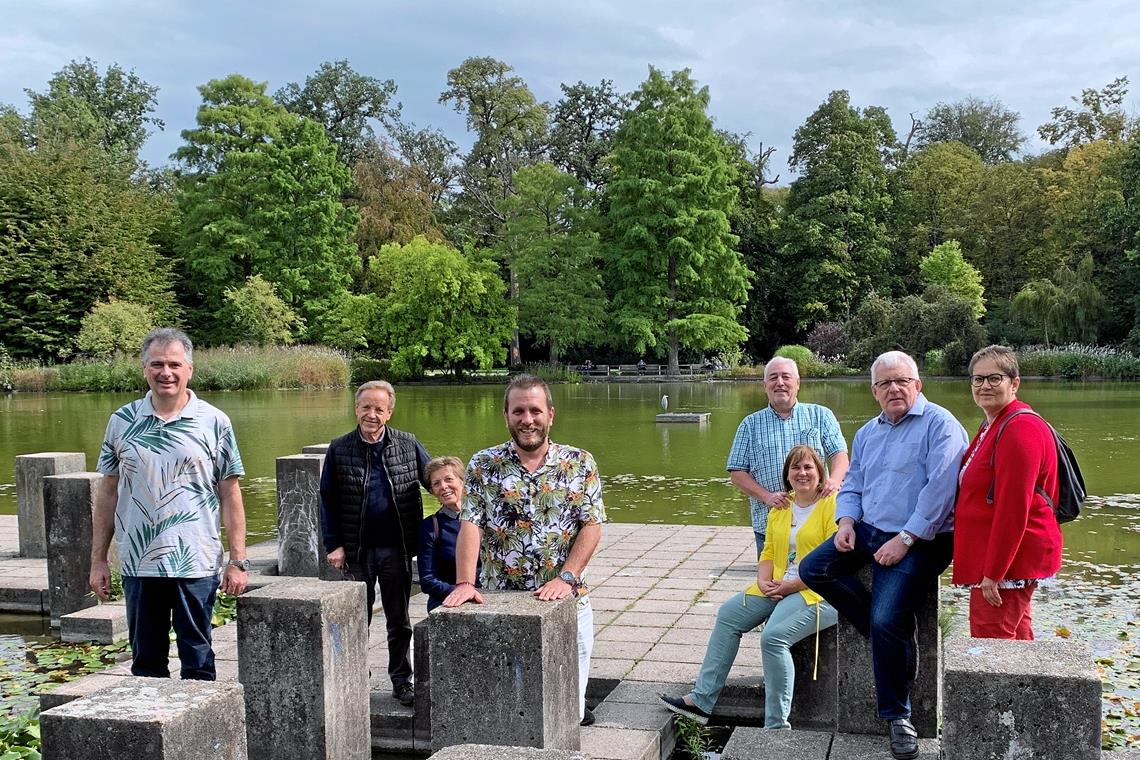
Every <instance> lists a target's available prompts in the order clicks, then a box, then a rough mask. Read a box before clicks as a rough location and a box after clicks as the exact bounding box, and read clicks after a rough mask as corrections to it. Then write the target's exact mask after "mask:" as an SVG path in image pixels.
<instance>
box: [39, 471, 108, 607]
mask: <svg viewBox="0 0 1140 760" xmlns="http://www.w3.org/2000/svg"><path fill="white" fill-rule="evenodd" d="M102 479H103V476H102V475H100V474H99V473H97V472H75V473H70V474H67V475H49V476H47V477H45V478H44V479H43V485H44V527H45V529H46V531H47V555H48V556H47V570H48V594H49V599H50V601H51V624H52V625H53V626H58V625H59V619H60V617H62V616H63V615H66V614H68V613H71V612H75V611H76V610H82V609H86V608H88V607H94V606H95V605H96V604H98V603H99V602H98V600H97V599H96V598H95V597H94V595H92V594H91V587H90V585H88V579H89V578H90V575H91V512H92V510H94V509H95V491H96V489H97V488H98V487H99V481H101V480H102Z"/></svg>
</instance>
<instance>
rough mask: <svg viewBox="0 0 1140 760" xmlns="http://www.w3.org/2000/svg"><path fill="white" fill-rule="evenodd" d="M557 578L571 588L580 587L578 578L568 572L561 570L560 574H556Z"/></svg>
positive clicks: (580, 582) (580, 583)
mask: <svg viewBox="0 0 1140 760" xmlns="http://www.w3.org/2000/svg"><path fill="white" fill-rule="evenodd" d="M558 577H559V578H561V579H562V580H564V581H566V583H568V584H569V585H570V586H572V587H574V588H577V587H578V586H581V585H582V581H580V580H578V577H577V576H576V575H574V573H572V572H570V571H569V570H563V571H562V572H560V573H559V574H558Z"/></svg>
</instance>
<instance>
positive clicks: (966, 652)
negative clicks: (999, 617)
mask: <svg viewBox="0 0 1140 760" xmlns="http://www.w3.org/2000/svg"><path fill="white" fill-rule="evenodd" d="M945 679H946V683H945V691H944V702H943V709H942V754H943V757H948V758H950V757H952V758H954V760H986V759H988V758H991V757H1002V758H1005V757H1010V758H1012V757H1018V758H1021V757H1032V758H1034V760H1097V758H1099V757H1100V756H1101V752H1100V714H1101V683H1100V679H1099V678H1097V675H1096V673H1095V672H1094V670H1093V656H1092V654H1091V653H1090V652H1089V650H1088V648H1087V647H1086V646H1085V645H1084V644H1082V643H1079V642H1076V641H1064V640H1055V639H1049V640H1043V641H1004V640H998V639H971V638H967V637H965V636H956V637H954V638H952V639H949V640H947V642H946V674H945Z"/></svg>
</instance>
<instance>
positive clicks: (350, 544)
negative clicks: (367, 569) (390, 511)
mask: <svg viewBox="0 0 1140 760" xmlns="http://www.w3.org/2000/svg"><path fill="white" fill-rule="evenodd" d="M384 435H385V437H386V438H387V443H386V444H385V445H384V453H383V457H384V467H385V469H386V470H387V472H388V482H389V483H390V484H391V487H392V500H393V501H394V502H395V504H396V516H397V518H398V519H399V522H400V530H401V532H402V533H403V534H404V542H403V543H404V559H405V560H407V561H409V562H410V561H411V559H412V555H414V554H415V553H416V551H417V549H418V548H419V540H420V524H421V523H422V522H423V519H424V501H423V495H422V493H421V492H420V471H419V463H418V462H417V460H416V437H415V436H414V435H412V434H411V433H405V432H402V431H400V430H395V429H394V428H391V427H386V428H385V431H384ZM325 467H326V468H332V472H331V473H330V474H331V475H332V484H333V489H334V493H335V498H334V499H332V502H333V505H334V508H335V509H337V510H338V513H337V514H338V517H339V522H340V538H341V540H342V541H343V542H344V544H343V545H344V553H345V556H346V557H347V558H348V559H350V560H356V561H359V560H360V559H361V548H362V547H363V546H364V535H363V533H364V512H365V509H367V500H366V498H365V493H364V484H365V483H366V482H368V475H369V472H368V471H369V463H368V448H367V444H365V443H364V441H362V440H361V439H360V430H359V429H356V430H353V431H352V432H351V433H348V434H346V435H342V436H341V437H340V438H334V439H333V441H332V443H330V444H329V450H328V453H327V454H325Z"/></svg>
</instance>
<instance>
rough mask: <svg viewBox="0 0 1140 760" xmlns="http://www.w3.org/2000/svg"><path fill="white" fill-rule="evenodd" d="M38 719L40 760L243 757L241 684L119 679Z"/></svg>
mask: <svg viewBox="0 0 1140 760" xmlns="http://www.w3.org/2000/svg"><path fill="white" fill-rule="evenodd" d="M118 680H119V681H120V682H121V684H119V685H114V686H111V687H109V688H106V689H103V690H100V691H97V692H95V693H93V694H91V695H89V696H86V697H82V698H80V699H76V700H74V701H71V702H68V703H66V704H63V705H60V706H59V707H54V708H52V709H50V710H48V711H47V712H44V713H41V714H40V732H41V734H42V742H43V756H44V757H45V758H48V760H55V759H58V760H63V759H64V758H69V759H70V758H83V759H84V760H121V758H123V757H124V756H129V757H131V758H132V760H246V758H247V757H248V756H249V755H248V754H247V752H246V733H245V712H244V710H243V704H242V687H241V685H240V684H236V683H221V682H216V681H168V680H165V679H160V678H129V677H125V678H120V679H118Z"/></svg>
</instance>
